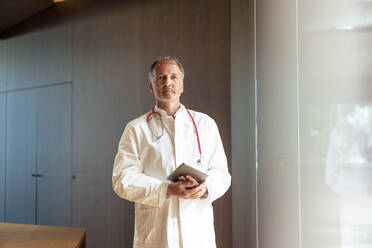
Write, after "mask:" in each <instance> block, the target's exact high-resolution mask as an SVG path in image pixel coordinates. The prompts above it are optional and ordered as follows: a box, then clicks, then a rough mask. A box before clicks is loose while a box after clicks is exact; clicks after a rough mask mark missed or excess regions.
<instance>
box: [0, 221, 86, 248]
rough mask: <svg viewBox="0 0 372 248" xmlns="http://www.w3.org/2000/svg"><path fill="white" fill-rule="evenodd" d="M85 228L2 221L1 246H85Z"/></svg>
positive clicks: (3, 247) (29, 247)
mask: <svg viewBox="0 0 372 248" xmlns="http://www.w3.org/2000/svg"><path fill="white" fill-rule="evenodd" d="M85 235H86V230H85V228H75V227H56V226H39V225H26V224H13V223H1V222H0V247H1V248H26V247H27V248H42V247H48V248H59V247H64V248H65V247H66V248H67V247H73V248H75V247H78V248H80V247H85Z"/></svg>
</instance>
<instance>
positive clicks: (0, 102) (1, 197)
mask: <svg viewBox="0 0 372 248" xmlns="http://www.w3.org/2000/svg"><path fill="white" fill-rule="evenodd" d="M5 113H6V111H5V95H4V94H1V93H0V222H4V221H5V131H6V125H5Z"/></svg>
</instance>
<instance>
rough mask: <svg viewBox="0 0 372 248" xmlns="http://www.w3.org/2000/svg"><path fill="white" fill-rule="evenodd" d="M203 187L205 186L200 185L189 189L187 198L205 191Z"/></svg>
mask: <svg viewBox="0 0 372 248" xmlns="http://www.w3.org/2000/svg"><path fill="white" fill-rule="evenodd" d="M203 186H204V185H199V186H196V187H194V188H191V189H187V190H186V192H185V193H186V195H187V196H191V195H194V194H196V193H198V192H199V191H201V190H202V189H203Z"/></svg>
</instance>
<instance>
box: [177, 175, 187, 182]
mask: <svg viewBox="0 0 372 248" xmlns="http://www.w3.org/2000/svg"><path fill="white" fill-rule="evenodd" d="M178 180H179V181H182V182H186V181H187V179H186V178H185V177H184V176H179V177H178Z"/></svg>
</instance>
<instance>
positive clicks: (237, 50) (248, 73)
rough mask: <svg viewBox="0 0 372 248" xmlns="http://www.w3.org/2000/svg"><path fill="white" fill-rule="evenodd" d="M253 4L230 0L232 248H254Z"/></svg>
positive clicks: (241, 0) (251, 2)
mask: <svg viewBox="0 0 372 248" xmlns="http://www.w3.org/2000/svg"><path fill="white" fill-rule="evenodd" d="M254 21H255V20H254V1H253V0H250V1H245V0H231V123H232V124H231V143H232V147H231V157H232V163H231V167H232V178H233V180H232V195H233V198H232V216H233V220H232V223H233V227H232V237H233V247H256V244H257V242H256V239H257V238H256V235H257V230H256V173H257V171H256V137H255V132H256V127H255V125H256V119H255V100H256V99H255V97H256V96H255V91H256V88H255V47H254V45H255V44H254V39H255V37H254V36H255V34H254V24H255V23H254Z"/></svg>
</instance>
